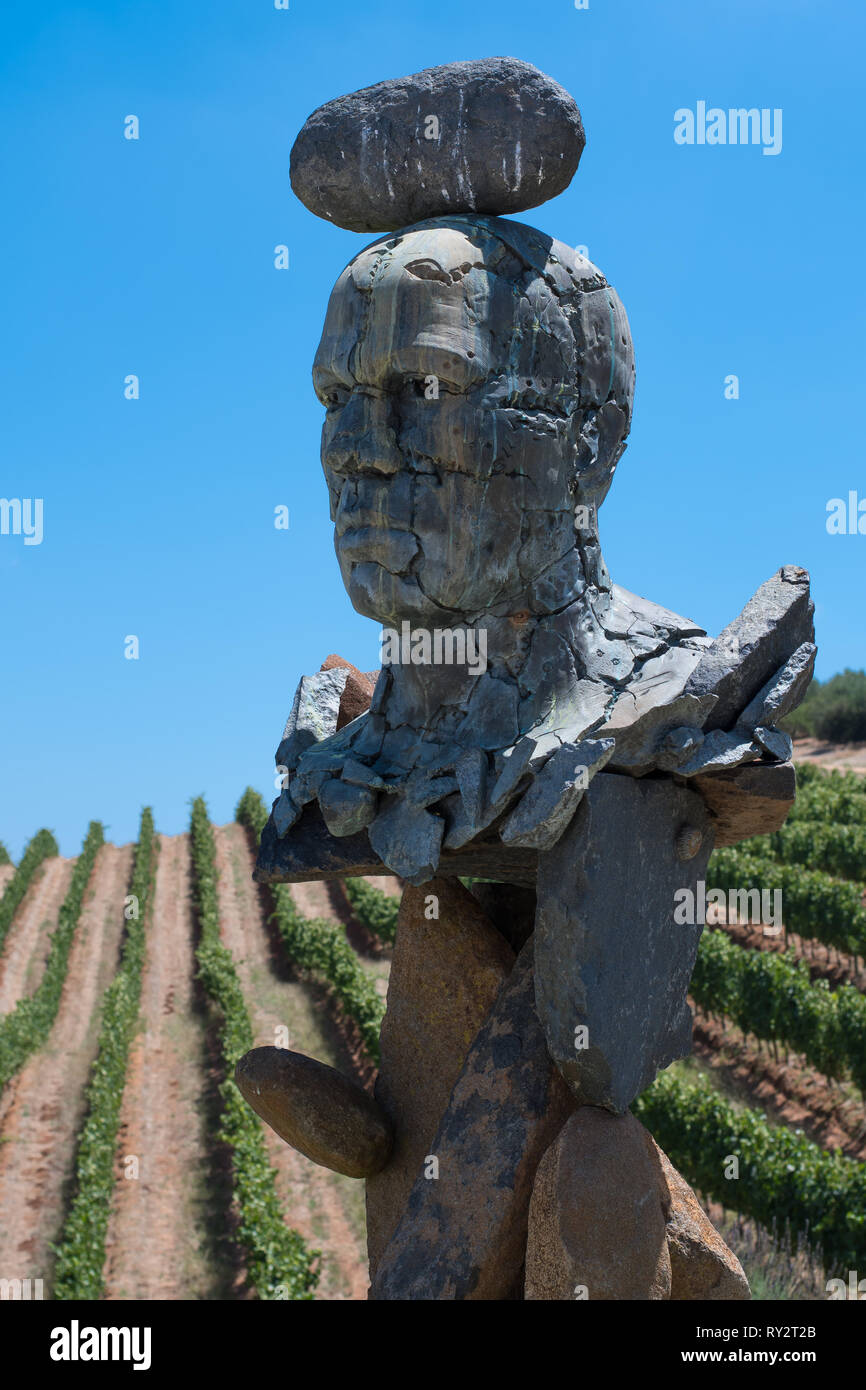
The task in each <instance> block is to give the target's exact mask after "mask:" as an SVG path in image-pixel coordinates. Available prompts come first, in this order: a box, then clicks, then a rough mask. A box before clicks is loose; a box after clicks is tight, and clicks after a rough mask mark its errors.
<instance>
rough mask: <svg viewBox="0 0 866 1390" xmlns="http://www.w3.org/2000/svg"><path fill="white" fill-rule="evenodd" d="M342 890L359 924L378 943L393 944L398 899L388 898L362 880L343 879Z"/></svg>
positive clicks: (398, 906) (398, 905)
mask: <svg viewBox="0 0 866 1390" xmlns="http://www.w3.org/2000/svg"><path fill="white" fill-rule="evenodd" d="M343 889H344V891H345V894H346V897H347V898H348V899H349V904H350V906H351V908H352V911H353V912H354V914H355V916H356V917H357V919H358V921H359V922H360V923H361V925H362V927H366V929H367V931H368V932H371V933H372V935H373V936H378V938H379V940H380V941H385V942H387V943H389V944H393V941H394V938H395V936H396V934H397V914H398V913H399V911H400V899H399V898H389V897H388V894H387V893H383V892H382V890H381V888H374V887H373V885H372V884H371V883H366V882H365V881H364V879H362V878H344V879H343Z"/></svg>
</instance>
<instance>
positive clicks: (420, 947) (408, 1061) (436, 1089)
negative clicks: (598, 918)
mask: <svg viewBox="0 0 866 1390" xmlns="http://www.w3.org/2000/svg"><path fill="white" fill-rule="evenodd" d="M431 895H433V896H434V897H435V898H436V900H437V903H438V913H439V915H438V918H428V917H427V916H426V913H425V908H426V907H427V904H428V902H429V899H430V896H431ZM513 964H514V952H513V951H512V950H511V948H510V947H509V946H508V945H507V943H506V941H505V939H504V938H503V937H502V936H501V935H500V933H499V932H498V931H497V930H496V929H495V928H494V927H493V926H492V925H491V923H490V921H489V920H488V918H487V917H486V916H485V914H484V912H483V910H482V909H481V907H480V906H479V904H478V902H477V901H476V899H475V898H474V897H473V895H472V894H471V893H469V892H468V891H467V890H466V889H465V888H464V887H463V885H462V883H460V882H459V881H458V880H456V879H442V878H434V879H432V880H431V881H430V882H429V883H426V884H425V885H424V886H423V888H412V887H409V888H406V889H405V891H404V893H403V900H402V903H401V905H400V916H399V918H398V922H397V936H396V941H395V945H394V956H393V961H392V964H391V975H390V979H389V982H388V1008H387V1012H386V1014H385V1018H384V1020H383V1023H382V1032H381V1061H380V1064H379V1075H378V1078H377V1080H376V1089H375V1095H376V1100H377V1101H378V1103H379V1104H380V1105H381V1107H382V1109H383V1110H384V1111H385V1113H386V1114H387V1115H388V1116H389V1118H390V1120H391V1122H392V1124H393V1128H394V1136H395V1138H394V1149H393V1152H392V1155H391V1159H390V1162H389V1163H388V1166H387V1167H386V1168H384V1169H383V1170H382V1172H380V1173H378V1174H377V1175H376V1176H375V1177H373V1178H371V1179H370V1180H369V1181H368V1183H367V1253H368V1256H369V1259H370V1275H371V1278H372V1277H373V1276H374V1275H375V1273H376V1269H377V1267H378V1264H379V1260H380V1258H381V1256H382V1252H383V1251H384V1249H385V1247H386V1245H387V1243H388V1241H389V1240H390V1238H391V1236H392V1235H393V1233H394V1230H395V1228H396V1226H397V1223H398V1221H399V1220H400V1217H401V1216H402V1215H403V1212H404V1209H405V1207H406V1203H407V1202H408V1200H409V1194H410V1192H411V1190H412V1185H413V1183H414V1182H415V1179H416V1178H417V1177H418V1175H419V1173H421V1172H422V1170H423V1167H424V1159H425V1157H426V1156H427V1155H428V1154H429V1153H430V1152H431V1145H432V1144H433V1140H434V1138H435V1135H436V1131H437V1129H438V1127H439V1121H440V1120H441V1118H442V1115H443V1114H444V1111H445V1107H446V1105H447V1104H448V1097H449V1096H450V1094H451V1090H452V1088H453V1086H454V1083H455V1081H456V1080H457V1077H458V1076H459V1074H460V1070H461V1068H462V1066H463V1063H464V1061H465V1060H466V1054H467V1053H468V1051H469V1048H470V1046H471V1045H472V1042H473V1040H474V1038H475V1035H476V1034H477V1032H478V1030H479V1029H480V1027H481V1025H482V1024H483V1022H484V1020H485V1018H486V1017H487V1015H488V1013H489V1012H490V1009H491V1007H492V1005H493V1002H494V1000H495V999H496V996H497V994H498V993H499V990H500V987H501V986H502V984H503V983H504V981H505V980H506V979H507V977H508V974H509V972H510V970H511V968H512V966H513Z"/></svg>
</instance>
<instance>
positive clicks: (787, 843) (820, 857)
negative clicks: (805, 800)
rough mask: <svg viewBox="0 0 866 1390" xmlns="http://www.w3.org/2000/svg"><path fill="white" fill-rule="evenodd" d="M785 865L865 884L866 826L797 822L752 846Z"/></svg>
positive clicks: (762, 838)
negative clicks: (766, 851)
mask: <svg viewBox="0 0 866 1390" xmlns="http://www.w3.org/2000/svg"><path fill="white" fill-rule="evenodd" d="M751 843H752V844H753V845H754V847H755V850H756V851H757V852H758V853H761V850H762V848H763V847H764V846H766V848H767V850H768V851H769V853H771V854H772V855H774V856H775V857H776V858H777V859H781V860H782V861H783V862H784V863H786V864H799V865H802V866H803V867H805V868H807V869H821V870H822V871H823V872H824V873H828V874H835V875H836V876H837V877H838V878H851V879H855V880H857V881H858V882H859V883H861V884H862V883H864V882H866V824H864V825H832V824H830V825H828V824H826V823H825V822H824V821H820V820H795V821H793V822H792V823H791V824H790V825H783V826H782V829H781V830H777V831H776V832H775V834H773V835H766V836H760V837H759V838H758V840H757V843H756V842H755V841H752V842H751Z"/></svg>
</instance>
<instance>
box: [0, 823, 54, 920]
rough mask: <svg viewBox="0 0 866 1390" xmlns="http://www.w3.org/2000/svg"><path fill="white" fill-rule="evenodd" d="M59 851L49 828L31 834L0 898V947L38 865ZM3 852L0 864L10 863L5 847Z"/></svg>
mask: <svg viewBox="0 0 866 1390" xmlns="http://www.w3.org/2000/svg"><path fill="white" fill-rule="evenodd" d="M59 852H60V851H59V850H58V848H57V841H56V840H55V838H54V836H53V835H52V834H51V831H50V830H39V831H37V833H36V834H35V835H34V836H33V839H32V840H31V841H30V844H29V845H28V846H27V848H26V850H25V851H24V854H23V856H22V859H21V863H20V864H19V865H18V868H17V869H16V870H15V873H14V874H13V875H12V878H11V879H10V881H9V882H8V883H7V885H6V891H5V892H4V894H3V897H2V899H0V947H2V945H3V942H4V941H5V940H6V933H7V932H8V931H9V928H10V926H11V925H12V918H13V917H14V915H15V911H16V908H17V907H18V904H19V903H20V901H21V899H22V898H23V897H24V894H25V893H26V892H27V889H28V887H29V886H30V882H31V880H32V878H33V875H34V874H35V873H36V870H37V869H38V868H39V865H40V864H41V863H42V861H43V860H44V859H52V858H53V857H54V855H55V854H59ZM3 854H4V855H6V857H5V859H4V858H2V857H0V864H9V863H11V862H12V861H11V860H10V858H9V855H8V854H6V851H5V849H4V850H3Z"/></svg>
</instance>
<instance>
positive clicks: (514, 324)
mask: <svg viewBox="0 0 866 1390" xmlns="http://www.w3.org/2000/svg"><path fill="white" fill-rule="evenodd" d="M461 221H462V222H463V225H460V223H461ZM455 223H456V225H455ZM430 374H432V375H435V376H437V377H439V378H440V380H441V382H442V383H443V384H444V385H445V387H446V389H451V390H457V391H465V390H468V389H470V388H471V387H472V386H473V385H475V384H477V383H480V382H485V381H490V380H492V379H500V378H504V379H506V380H508V381H511V382H513V383H514V389H516V388H517V387H518V386H524V385H528V384H529V382H530V381H532V382H533V383H534V384H537V385H538V386H540V388H541V389H542V390H543V392H544V394H548V395H550V396H551V397H560V396H562V394H563V393H570V394H571V395H572V396H574V397H575V400H576V401H577V400H578V399H579V402H580V404H581V405H591V404H596V405H600V404H602V403H603V402H604V401H605V400H606V399H608V398H609V397H612V398H613V399H615V400H617V401H618V402H620V404H621V405H622V407H623V408H624V409H625V410H626V413H629V412H630V405H631V392H632V384H633V377H634V366H633V359H632V356H631V339H630V335H629V332H628V323H627V320H626V317H625V311H624V310H623V308H622V305H621V304H620V302H619V299H618V298H617V296H616V294H615V293H614V291H613V290H612V289H610V288H609V287H608V286H607V283H606V281H605V279H604V276H603V275H602V274H601V272H600V271H599V270H598V269H597V268H596V267H595V266H593V265H592V264H591V263H590V262H589V261H586V260H584V259H582V258H581V257H579V256H577V255H576V254H575V252H574V251H573V250H572V249H571V248H570V247H568V246H566V245H564V244H563V243H561V242H557V241H554V240H552V239H551V238H549V237H544V236H542V234H541V233H539V232H536V231H534V230H533V229H532V228H528V227H523V226H521V224H519V223H511V222H508V223H506V222H503V221H502V220H501V219H493V218H491V219H478V220H474V221H473V220H472V219H470V218H466V219H452V221H451V222H450V223H448V224H444V223H439V222H431V223H427V224H422V225H420V226H418V227H415V228H410V229H409V230H408V231H406V232H403V233H400V234H397V235H394V236H389V237H383V238H382V239H381V240H380V241H378V242H375V243H374V244H373V245H372V246H369V247H367V248H366V249H365V250H364V251H362V252H361V253H360V254H359V255H358V256H357V257H356V258H355V259H354V260H353V261H352V262H351V264H350V265H349V266H347V268H346V269H345V270H344V271H343V273H342V275H341V276H340V278H339V280H338V281H337V284H336V286H335V288H334V291H333V293H332V295H331V299H330V302H329V305H328V312H327V316H326V320H325V327H324V332H323V335H322V340H321V342H320V344H319V350H318V352H317V354H316V361H315V365H314V370H313V376H314V382H315V385H316V389H317V390H318V391H319V392H320V394H321V395H324V394H326V392H327V390H328V387H329V385H333V384H335V383H336V384H339V385H343V386H347V387H352V386H353V385H355V384H361V385H367V386H373V387H377V388H380V389H384V390H388V389H389V388H390V387H391V386H392V385H393V384H395V383H396V382H397V381H398V379H399V378H401V377H405V376H418V377H424V376H427V375H430Z"/></svg>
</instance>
